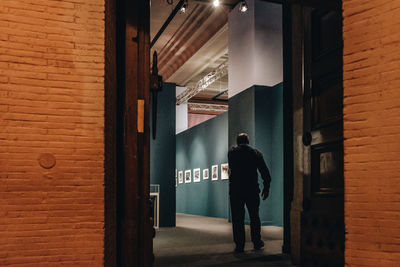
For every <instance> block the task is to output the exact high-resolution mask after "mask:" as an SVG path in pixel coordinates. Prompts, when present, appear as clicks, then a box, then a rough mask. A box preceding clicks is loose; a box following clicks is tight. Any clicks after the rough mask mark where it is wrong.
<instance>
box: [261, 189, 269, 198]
mask: <svg viewBox="0 0 400 267" xmlns="http://www.w3.org/2000/svg"><path fill="white" fill-rule="evenodd" d="M261 195H262V200H266V199H267V198H268V196H269V191H265V190H263V192H262V194H261Z"/></svg>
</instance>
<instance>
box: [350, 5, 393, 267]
mask: <svg viewBox="0 0 400 267" xmlns="http://www.w3.org/2000/svg"><path fill="white" fill-rule="evenodd" d="M343 10H344V11H343V17H344V24H343V39H344V66H343V69H344V74H343V79H344V81H343V85H344V109H343V111H344V137H345V142H344V152H345V156H344V161H345V163H344V168H345V171H344V175H345V191H346V193H345V224H346V231H347V232H348V234H347V235H346V238H347V240H346V263H347V265H348V266H383V267H387V266H400V1H397V0H385V1H384V0H381V1H379V0H343Z"/></svg>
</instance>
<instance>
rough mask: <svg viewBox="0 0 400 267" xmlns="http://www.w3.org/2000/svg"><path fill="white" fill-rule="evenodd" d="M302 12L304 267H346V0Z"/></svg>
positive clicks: (308, 6) (305, 4) (302, 249)
mask: <svg viewBox="0 0 400 267" xmlns="http://www.w3.org/2000/svg"><path fill="white" fill-rule="evenodd" d="M304 2H307V1H304ZM313 2H314V3H318V1H317V2H316V1H313ZM320 2H322V3H320ZM302 10H303V14H302V15H303V30H304V31H303V49H304V50H303V82H304V85H303V97H304V99H303V105H304V106H303V131H304V134H303V140H302V141H303V145H304V150H303V151H304V154H303V155H304V158H303V162H304V164H303V167H304V184H303V186H304V190H303V212H302V216H301V266H314V267H316V266H321V267H329V266H343V265H344V198H343V193H344V179H343V126H342V125H343V123H342V117H343V115H342V100H343V89H342V88H343V86H342V84H343V82H342V69H343V67H342V66H343V64H342V50H343V49H342V47H343V45H342V43H343V42H342V15H341V3H340V2H339V1H319V3H318V6H316V5H315V4H313V3H311V4H308V3H303V9H302Z"/></svg>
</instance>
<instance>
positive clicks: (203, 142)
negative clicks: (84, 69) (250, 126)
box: [176, 113, 229, 218]
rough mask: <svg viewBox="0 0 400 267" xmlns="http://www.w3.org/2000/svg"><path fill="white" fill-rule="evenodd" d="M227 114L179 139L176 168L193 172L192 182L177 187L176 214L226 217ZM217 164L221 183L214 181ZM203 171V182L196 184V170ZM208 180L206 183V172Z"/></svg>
mask: <svg viewBox="0 0 400 267" xmlns="http://www.w3.org/2000/svg"><path fill="white" fill-rule="evenodd" d="M227 153H228V113H223V114H221V115H219V116H217V117H215V118H213V119H210V120H207V121H205V122H203V123H201V124H199V125H197V126H195V127H193V128H190V129H188V130H186V131H184V132H182V133H180V134H178V135H177V136H176V168H177V170H178V171H183V172H184V171H185V170H189V169H190V170H191V171H192V182H191V183H183V184H178V187H177V188H176V211H177V212H179V213H186V214H194V215H202V216H210V217H220V218H227V217H228V213H229V202H228V180H223V181H221V169H220V164H221V163H227V162H228V157H227ZM217 164H218V181H212V180H211V166H212V165H217ZM195 168H200V169H201V182H200V183H194V182H193V169H195ZM205 168H208V169H209V176H210V177H209V179H208V180H203V169H205Z"/></svg>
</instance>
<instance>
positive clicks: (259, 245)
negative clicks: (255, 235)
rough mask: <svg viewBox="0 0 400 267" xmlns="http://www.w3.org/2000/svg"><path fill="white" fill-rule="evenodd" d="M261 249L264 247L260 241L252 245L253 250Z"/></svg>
mask: <svg viewBox="0 0 400 267" xmlns="http://www.w3.org/2000/svg"><path fill="white" fill-rule="evenodd" d="M263 247H264V242H263V241H262V240H260V241H259V242H256V243H254V249H255V250H260V249H261V248H263Z"/></svg>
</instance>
